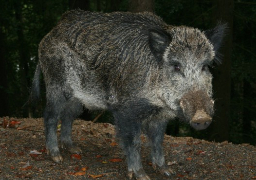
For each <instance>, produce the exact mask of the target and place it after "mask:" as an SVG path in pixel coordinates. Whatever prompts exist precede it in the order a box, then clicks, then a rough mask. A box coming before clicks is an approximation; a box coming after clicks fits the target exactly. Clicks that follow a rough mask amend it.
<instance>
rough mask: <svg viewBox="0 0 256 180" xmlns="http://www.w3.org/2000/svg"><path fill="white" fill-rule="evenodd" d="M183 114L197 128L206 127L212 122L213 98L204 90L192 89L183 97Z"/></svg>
mask: <svg viewBox="0 0 256 180" xmlns="http://www.w3.org/2000/svg"><path fill="white" fill-rule="evenodd" d="M180 107H181V109H182V112H183V115H184V116H185V118H186V119H187V120H188V121H189V123H190V125H191V126H192V127H193V128H194V129H196V130H203V129H206V128H207V127H208V126H209V125H210V124H211V122H212V116H211V115H212V114H213V100H212V99H211V98H210V97H209V96H208V95H207V94H206V93H205V92H203V91H201V90H200V91H191V92H188V93H186V94H184V96H183V97H182V98H181V101H180Z"/></svg>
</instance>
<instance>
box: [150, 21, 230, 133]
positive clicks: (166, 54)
mask: <svg viewBox="0 0 256 180" xmlns="http://www.w3.org/2000/svg"><path fill="white" fill-rule="evenodd" d="M225 28H226V25H219V26H217V27H216V28H214V29H212V30H208V31H205V32H202V31H200V30H198V29H195V28H190V27H184V26H180V27H170V28H169V29H168V28H167V30H166V31H160V30H151V31H150V35H149V43H150V49H151V51H152V53H153V54H154V56H155V57H156V59H157V60H158V61H159V66H160V67H161V69H162V78H161V83H160V84H161V88H160V89H161V90H162V91H161V93H160V95H159V96H160V98H161V99H162V101H164V103H165V104H166V106H168V107H169V108H170V109H171V110H173V112H175V113H177V112H182V113H177V115H179V114H182V117H183V119H184V117H185V120H186V121H188V122H189V123H190V125H191V126H192V127H193V128H195V129H197V130H201V129H205V128H207V127H208V126H209V125H210V123H211V121H212V115H213V112H214V100H213V99H212V75H211V73H210V71H209V68H208V67H209V66H211V65H212V63H213V61H214V60H215V61H216V60H217V61H219V58H218V57H219V55H218V49H219V47H220V44H221V41H222V39H223V34H224V30H225Z"/></svg>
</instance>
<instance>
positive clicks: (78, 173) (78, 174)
mask: <svg viewBox="0 0 256 180" xmlns="http://www.w3.org/2000/svg"><path fill="white" fill-rule="evenodd" d="M85 174H86V173H85V171H78V172H75V173H74V175H75V176H83V175H85Z"/></svg>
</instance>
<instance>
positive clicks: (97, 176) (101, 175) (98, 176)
mask: <svg viewBox="0 0 256 180" xmlns="http://www.w3.org/2000/svg"><path fill="white" fill-rule="evenodd" d="M89 177H91V178H93V179H96V178H100V177H103V174H100V175H92V174H89Z"/></svg>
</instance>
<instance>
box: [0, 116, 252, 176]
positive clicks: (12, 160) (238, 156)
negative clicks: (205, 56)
mask: <svg viewBox="0 0 256 180" xmlns="http://www.w3.org/2000/svg"><path fill="white" fill-rule="evenodd" d="M43 129H44V128H43V120H42V119H16V118H8V117H6V118H0V180H5V179H21V178H22V179H23V178H24V179H36V180H38V179H102V180H103V179H113V180H123V179H128V178H127V167H126V162H125V156H124V155H123V153H122V150H121V149H120V148H119V146H118V142H117V141H116V139H115V128H114V126H113V125H111V124H108V123H93V122H91V121H83V120H75V122H74V126H73V140H74V142H75V143H76V144H77V145H78V146H79V147H80V148H81V149H82V151H83V152H82V154H81V155H76V154H70V153H68V152H66V151H65V150H61V154H62V155H63V158H64V162H63V163H62V164H56V163H54V162H53V161H52V160H51V159H50V157H49V156H48V155H47V153H46V150H45V137H44V132H43ZM141 139H142V142H143V146H142V157H143V166H144V169H145V171H146V173H147V174H148V175H149V177H151V179H153V180H162V179H181V180H183V179H212V180H216V179H232V180H233V179H256V147H255V146H251V145H248V144H239V145H235V144H232V143H229V142H222V143H215V142H208V141H204V140H199V139H193V138H191V137H185V138H184V137H170V136H168V135H166V136H165V139H164V150H165V157H166V162H167V164H168V166H170V167H171V168H172V169H173V170H174V172H175V174H173V175H172V176H171V177H169V178H166V177H164V176H163V175H161V174H159V173H156V172H155V171H154V170H153V168H152V164H151V163H150V155H149V154H150V151H149V149H150V148H149V147H148V145H147V139H146V138H145V137H144V136H142V137H141Z"/></svg>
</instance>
